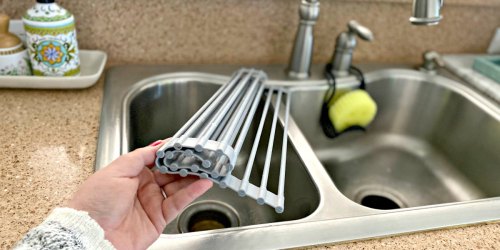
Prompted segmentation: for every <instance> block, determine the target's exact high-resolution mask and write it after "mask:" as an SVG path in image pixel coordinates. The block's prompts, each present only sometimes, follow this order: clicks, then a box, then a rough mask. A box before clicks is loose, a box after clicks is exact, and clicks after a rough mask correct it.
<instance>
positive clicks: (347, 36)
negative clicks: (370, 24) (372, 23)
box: [332, 20, 373, 77]
mask: <svg viewBox="0 0 500 250" xmlns="http://www.w3.org/2000/svg"><path fill="white" fill-rule="evenodd" d="M347 28H348V30H347V31H344V32H342V33H340V35H339V36H338V37H337V42H336V45H335V52H334V53H333V58H332V73H333V74H334V75H335V76H336V77H344V76H348V75H349V68H350V67H351V64H352V53H353V52H354V49H355V48H356V36H359V37H360V38H361V39H363V40H366V41H371V40H373V33H372V32H371V31H370V30H369V29H368V28H366V27H364V26H362V25H361V24H359V23H358V22H356V21H354V20H351V21H349V23H348V24H347Z"/></svg>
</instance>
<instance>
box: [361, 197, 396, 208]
mask: <svg viewBox="0 0 500 250" xmlns="http://www.w3.org/2000/svg"><path fill="white" fill-rule="evenodd" d="M361 205H363V206H366V207H370V208H375V209H397V208H401V207H400V206H399V205H398V204H397V203H396V202H394V201H393V200H391V199H389V198H387V197H384V196H380V195H368V196H365V197H363V198H362V199H361Z"/></svg>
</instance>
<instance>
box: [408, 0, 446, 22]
mask: <svg viewBox="0 0 500 250" xmlns="http://www.w3.org/2000/svg"><path fill="white" fill-rule="evenodd" d="M443 2H444V0H413V11H412V16H411V17H410V22H411V23H412V24H415V25H436V24H438V23H439V21H441V19H443V16H441V8H442V7H443Z"/></svg>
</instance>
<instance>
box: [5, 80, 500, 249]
mask: <svg viewBox="0 0 500 250" xmlns="http://www.w3.org/2000/svg"><path fill="white" fill-rule="evenodd" d="M103 82H104V81H103V79H102V78H101V80H100V81H99V82H98V83H97V84H96V85H95V86H93V87H91V88H89V89H84V90H71V91H67V90H61V91H57V90H7V89H0V118H1V119H0V170H1V171H0V184H1V185H0V186H1V189H0V225H2V230H0V239H2V241H1V243H0V248H1V249H8V248H10V247H11V246H12V245H13V244H14V243H15V242H16V241H18V240H19V239H20V238H21V237H22V235H23V234H24V233H26V232H27V231H28V230H29V228H31V227H33V226H35V225H37V224H38V223H40V222H41V221H42V220H43V218H44V217H45V216H46V215H47V214H48V213H49V212H50V210H51V209H53V208H54V207H56V206H63V205H64V203H65V202H66V201H67V200H68V199H69V197H70V196H71V194H72V193H73V192H74V191H75V190H76V188H77V187H78V185H79V184H80V183H81V182H82V181H83V180H84V179H86V178H87V177H88V176H89V175H90V174H91V173H92V171H93V167H94V160H95V152H96V144H97V135H98V126H99V115H100V108H101V99H102V91H103ZM498 247H500V223H491V224H481V225H475V226H469V227H462V228H453V229H443V230H437V231H430V232H423V233H414V234H408V235H402V236H393V237H388V238H383V239H372V240H366V241H359V242H351V243H345V244H336V245H330V246H317V247H311V248H309V249H495V248H498Z"/></svg>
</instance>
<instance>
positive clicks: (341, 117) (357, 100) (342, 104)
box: [328, 89, 377, 133]
mask: <svg viewBox="0 0 500 250" xmlns="http://www.w3.org/2000/svg"><path fill="white" fill-rule="evenodd" d="M376 114H377V104H376V103H375V101H374V100H373V99H372V98H371V96H370V95H369V94H368V93H367V92H366V91H365V90H362V89H357V90H353V91H351V92H349V93H347V94H344V95H342V96H341V97H340V98H339V99H338V100H337V101H336V102H335V103H334V104H333V105H332V106H331V107H330V108H329V110H328V116H329V117H330V121H331V122H332V123H333V126H334V127H335V130H336V131H337V132H338V133H341V132H342V131H344V130H346V129H347V128H349V127H351V126H361V127H366V126H367V125H368V124H370V122H372V121H373V119H374V118H375V115H376Z"/></svg>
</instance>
